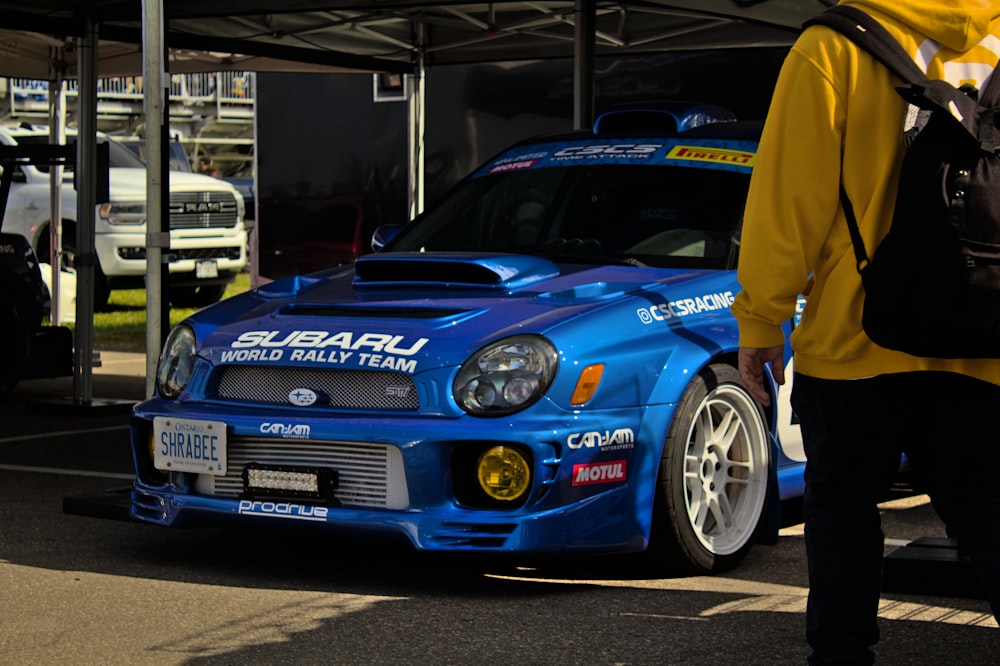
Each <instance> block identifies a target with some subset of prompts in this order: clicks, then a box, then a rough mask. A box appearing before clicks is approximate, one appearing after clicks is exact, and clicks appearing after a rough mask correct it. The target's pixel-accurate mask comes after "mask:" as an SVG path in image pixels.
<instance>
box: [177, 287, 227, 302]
mask: <svg viewBox="0 0 1000 666" xmlns="http://www.w3.org/2000/svg"><path fill="white" fill-rule="evenodd" d="M226 286H227V285H224V284H211V285H205V286H202V287H173V288H171V289H170V304H171V305H173V306H174V307H175V308H203V307H205V306H206V305H211V304H212V303H217V302H219V301H220V300H221V299H222V296H223V294H225V293H226Z"/></svg>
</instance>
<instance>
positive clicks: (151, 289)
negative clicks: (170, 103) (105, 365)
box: [142, 0, 170, 397]
mask: <svg viewBox="0 0 1000 666" xmlns="http://www.w3.org/2000/svg"><path fill="white" fill-rule="evenodd" d="M163 32H164V31H163V2H162V0H142V80H143V112H144V114H145V116H146V147H147V151H146V153H147V160H146V397H152V396H153V394H154V392H155V382H156V363H157V361H158V360H159V351H160V346H161V345H162V343H163V340H162V337H163V334H162V331H163V307H162V305H163V271H162V270H161V268H162V265H163V257H164V250H168V249H169V248H170V233H169V232H164V223H163V222H164V221H163V174H164V173H165V170H164V168H163V161H164V160H163V150H162V147H161V146H162V144H163V139H164V137H163V117H164V114H165V113H166V112H167V110H166V109H165V108H164V107H165V104H166V103H167V96H168V95H169V94H170V93H169V88H167V86H169V85H170V79H169V78H167V76H166V73H165V68H164V62H163V52H164V50H163V47H164V37H163ZM168 319H169V317H168Z"/></svg>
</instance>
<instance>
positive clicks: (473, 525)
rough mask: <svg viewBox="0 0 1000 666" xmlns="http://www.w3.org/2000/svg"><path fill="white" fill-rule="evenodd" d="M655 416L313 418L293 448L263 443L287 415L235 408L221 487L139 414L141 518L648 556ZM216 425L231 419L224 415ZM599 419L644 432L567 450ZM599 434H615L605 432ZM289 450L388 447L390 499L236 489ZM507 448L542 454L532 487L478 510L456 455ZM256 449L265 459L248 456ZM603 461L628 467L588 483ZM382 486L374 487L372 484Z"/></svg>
mask: <svg viewBox="0 0 1000 666" xmlns="http://www.w3.org/2000/svg"><path fill="white" fill-rule="evenodd" d="M649 409H650V408H644V409H642V410H639V409H628V410H615V411H614V412H613V413H608V412H602V413H601V414H600V415H599V416H594V417H590V418H587V419H580V418H579V416H578V415H577V417H576V418H570V419H569V420H568V422H567V423H566V424H564V425H563V426H562V427H560V425H559V424H556V427H555V428H553V427H552V423H551V422H549V423H548V427H544V428H539V427H532V424H531V423H528V424H526V426H525V427H523V428H522V427H518V426H516V425H515V424H512V423H510V422H504V423H499V422H497V421H490V422H484V421H483V420H481V419H480V420H476V421H475V422H473V423H465V422H464V421H468V419H466V420H463V419H457V420H456V419H415V418H404V419H399V420H398V421H397V420H395V419H382V420H379V421H377V422H376V421H375V420H373V419H359V418H357V417H348V418H338V419H336V420H333V419H319V420H313V421H311V432H310V438H309V440H299V441H296V442H291V443H289V442H288V440H282V439H281V438H269V437H262V436H261V432H262V428H264V426H265V424H267V425H268V426H270V425H271V424H273V423H274V422H275V421H280V418H273V415H272V418H267V417H261V415H260V414H259V413H257V414H252V413H249V412H248V413H230V414H228V415H227V416H224V417H221V420H223V421H225V422H226V424H227V428H228V429H229V433H230V434H229V438H230V443H231V444H232V450H233V451H234V452H235V451H241V452H243V453H240V454H238V455H237V454H236V453H233V454H231V455H230V461H229V466H230V468H231V469H229V471H228V473H227V480H223V479H220V478H216V479H214V480H212V481H208V480H206V478H205V475H198V474H192V473H186V472H170V473H164V472H162V471H159V470H155V469H153V467H152V462H151V457H150V453H149V448H150V441H151V440H150V437H151V419H152V415H151V414H142V413H140V414H138V415H136V416H135V417H134V418H133V422H132V444H133V453H134V457H135V463H136V469H137V472H138V478H137V480H136V482H135V484H134V487H133V491H132V515H133V516H134V517H136V518H138V519H140V520H143V521H146V522H150V523H155V524H159V525H165V526H186V525H225V524H242V525H243V526H246V525H248V524H260V525H265V524H279V525H286V526H288V525H296V526H298V527H301V528H303V529H324V528H325V529H333V530H337V529H344V530H345V531H347V530H361V531H363V532H369V533H371V534H372V535H373V536H375V535H378V534H381V535H386V534H395V535H403V536H405V537H406V538H407V539H409V541H410V542H411V543H412V544H413V545H414V546H415V547H416V548H417V549H420V550H439V551H484V552H498V553H499V552H511V553H514V552H518V553H546V552H595V553H596V552H629V551H638V550H642V549H644V548H645V546H646V544H647V541H648V535H649V525H650V520H651V511H652V497H653V487H654V485H655V481H656V473H657V469H658V461H659V456H660V447H659V446H652V445H649V444H648V442H662V441H663V440H662V437H659V435H658V434H657V433H652V432H649V433H647V432H644V431H643V430H642V425H641V423H640V422H641V421H643V420H645V421H646V422H659V423H668V422H669V420H658V419H643V418H642V417H643V414H644V413H645V412H647V411H648V410H649ZM139 411H140V412H141V409H140V410H139ZM654 411H655V410H654ZM176 416H180V415H179V414H178V415H176ZM186 416H188V415H187V414H186ZM190 416H191V417H192V418H207V416H206V415H190ZM647 416H648V414H647ZM212 418H215V419H219V418H220V417H219V414H218V412H217V411H216V412H213V416H212ZM591 419H592V420H591ZM581 421H583V422H582V423H581ZM598 423H600V424H609V423H617V424H619V425H621V426H622V429H625V430H630V431H633V432H635V434H636V437H635V438H634V440H633V441H631V442H628V443H627V445H626V446H625V447H614V446H604V447H603V448H604V449H610V450H602V447H600V446H597V445H594V446H592V447H591V448H587V447H584V446H580V447H579V448H570V447H568V446H567V445H566V442H567V441H573V442H577V441H579V437H578V434H579V432H581V431H583V432H589V431H595V429H596V428H597V427H598V425H596V424H598ZM627 424H628V425H627ZM600 427H601V428H602V430H604V428H605V427H606V426H604V425H601V426H600ZM265 429H269V430H272V431H273V428H270V427H268V428H265ZM286 444H287V448H289V449H290V450H294V451H295V453H294V454H293V455H294V456H299V459H301V460H303V463H302V464H305V465H314V464H316V463H315V460H316V459H318V457H317V456H313V455H312V454H311V453H309V452H310V451H315V450H317V449H324V450H325V449H330V450H333V449H337V448H338V447H339V448H345V447H348V446H365V445H370V446H372V447H375V448H378V447H381V448H384V449H385V450H386V451H388V452H389V456H388V458H389V462H388V463H387V465H386V469H387V470H388V471H387V472H386V475H387V478H389V481H387V482H386V484H387V487H388V492H387V493H386V495H387V498H388V499H386V500H384V501H383V500H379V502H380V503H379V504H378V505H374V504H373V505H370V506H364V505H360V504H357V503H355V504H352V503H351V502H352V500H351V499H349V498H350V496H351V494H352V493H353V492H354V490H355V486H354V485H353V484H354V481H348V483H347V484H346V485H349V486H350V488H345V490H344V496H345V497H347V498H348V499H345V501H344V503H343V504H340V505H330V504H325V503H322V502H316V501H310V500H307V499H296V498H289V497H282V498H255V497H252V496H247V495H243V494H242V493H241V492H240V491H241V488H239V487H236V488H234V487H232V485H227V484H230V482H231V480H232V477H235V478H239V476H240V474H241V471H240V469H239V467H240V466H241V465H242V462H241V461H245V460H249V459H250V458H253V459H254V461H255V462H257V461H260V460H265V461H266V460H269V459H270V460H272V461H274V460H276V457H277V456H278V454H276V453H275V451H282V450H284V449H285V448H286ZM496 444H505V445H514V446H518V447H520V448H522V449H523V450H524V451H526V452H528V454H529V455H530V457H531V460H532V470H533V481H532V487H531V490H530V491H529V494H528V497H527V499H526V501H524V503H523V504H521V505H520V506H516V507H513V508H506V507H501V508H494V507H487V506H477V505H476V502H475V501H474V500H473V501H469V500H468V499H466V498H467V495H466V496H465V497H463V496H462V492H461V490H460V486H461V485H462V483H463V481H462V478H460V477H468V476H469V475H470V474H472V472H470V470H469V469H468V468H467V467H466V468H463V467H462V463H461V460H463V459H467V458H468V456H463V455H456V452H460V451H463V450H467V449H469V448H470V447H472V448H475V447H486V446H492V445H496ZM254 447H257V448H256V449H255V448H254ZM250 450H256V451H258V453H257V454H254V455H250V454H247V453H245V452H246V451H250ZM326 453H328V452H325V454H326ZM329 455H331V456H332V455H333V453H329ZM255 456H256V457H255ZM327 459H329V460H333V461H334V462H330V463H329V464H330V466H332V467H334V468H336V467H338V466H339V467H340V468H341V471H342V472H343V471H344V470H345V469H346V468H347V467H348V466H350V465H349V464H348V463H345V462H341V461H340V459H335V458H327ZM287 460H288V459H282V460H280V461H278V462H277V463H276V464H284V463H287ZM456 461H457V462H456ZM351 464H353V463H351ZM600 465H605V466H608V465H611V466H615V465H617V467H614V468H615V469H617V470H619V471H621V473H622V474H621V476H620V478H611V477H609V478H607V479H605V478H598V477H599V476H600V475H598V474H593V475H592V476H587V477H586V482H580V479H581V478H582V476H581V471H580V470H581V468H593V467H595V466H600ZM626 470H627V474H626V473H625V472H626ZM347 472H348V473H350V470H347ZM363 473H364V474H368V473H369V472H368V471H364V472H363ZM393 479H395V480H393ZM378 483H379V482H378V481H374V482H373V485H377V484H378ZM220 493H221V494H224V495H225V496H220ZM376 494H377V493H376ZM338 495H339V492H338ZM342 499H343V498H342Z"/></svg>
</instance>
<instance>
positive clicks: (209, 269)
mask: <svg viewBox="0 0 1000 666" xmlns="http://www.w3.org/2000/svg"><path fill="white" fill-rule="evenodd" d="M194 276H195V277H196V278H199V279H202V278H206V279H207V278H217V277H219V263H218V262H217V261H216V260H215V259H204V260H201V261H196V262H194Z"/></svg>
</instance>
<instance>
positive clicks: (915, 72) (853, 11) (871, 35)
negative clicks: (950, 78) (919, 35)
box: [802, 5, 927, 83]
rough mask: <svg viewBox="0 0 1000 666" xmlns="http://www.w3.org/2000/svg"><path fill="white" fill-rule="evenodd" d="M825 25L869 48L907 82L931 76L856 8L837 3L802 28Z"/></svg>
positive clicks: (875, 22) (890, 36)
mask: <svg viewBox="0 0 1000 666" xmlns="http://www.w3.org/2000/svg"><path fill="white" fill-rule="evenodd" d="M811 25H825V26H826V27H828V28H832V29H834V30H836V31H837V32H839V33H840V34H842V35H844V36H845V37H847V38H848V39H850V40H851V41H852V42H854V43H855V44H857V45H858V46H860V47H861V48H862V49H864V50H865V51H867V52H868V53H870V54H871V55H872V57H874V58H875V59H876V60H878V61H879V62H881V63H882V64H883V65H885V66H886V67H888V68H889V70H890V71H892V72H893V73H894V74H896V76H898V77H899V78H901V79H902V80H903V81H905V82H907V83H922V82H923V81H926V80H927V75H926V74H925V73H924V72H923V71H921V69H920V68H919V67H917V64H916V63H915V62H913V58H911V57H910V54H908V53H907V52H906V51H904V50H903V47H902V46H900V45H899V42H897V41H896V39H895V38H894V37H893V36H892V35H890V34H889V31H888V30H886V29H885V28H883V27H882V24H881V23H879V22H878V21H876V20H875V19H873V18H872V17H871V16H869V15H868V14H866V13H864V12H863V11H861V10H860V9H857V8H855V7H846V6H844V5H836V6H834V7H830V8H829V9H826V10H824V11H822V12H820V13H819V14H818V15H816V16H814V17H813V18H811V19H809V20H808V21H806V22H805V23H804V24H803V25H802V27H803V28H808V27H809V26H811Z"/></svg>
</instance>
